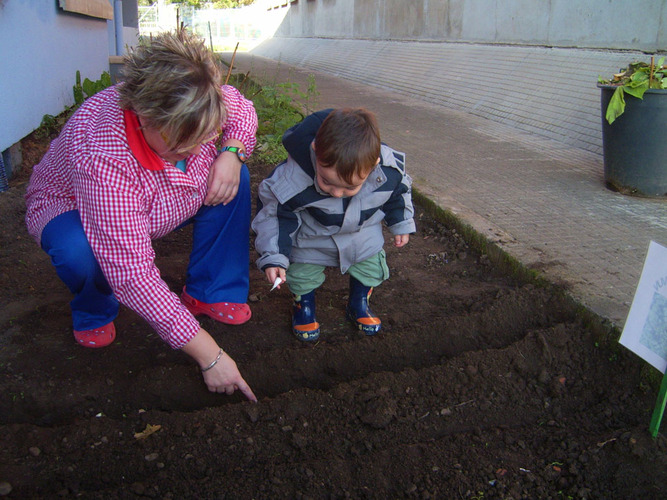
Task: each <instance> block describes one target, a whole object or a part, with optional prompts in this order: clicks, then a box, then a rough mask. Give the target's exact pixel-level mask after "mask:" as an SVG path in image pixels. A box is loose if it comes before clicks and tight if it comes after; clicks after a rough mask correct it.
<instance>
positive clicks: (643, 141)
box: [598, 57, 667, 197]
mask: <svg viewBox="0 0 667 500" xmlns="http://www.w3.org/2000/svg"><path fill="white" fill-rule="evenodd" d="M598 87H599V88H600V89H601V92H602V94H601V101H600V102H601V110H602V149H603V155H604V171H605V183H606V184H607V186H608V187H609V188H610V189H613V190H615V191H619V192H621V193H623V194H633V195H640V196H651V197H667V167H666V165H667V65H665V58H664V57H663V58H660V59H659V60H658V61H657V63H656V62H655V60H654V58H653V57H651V61H650V62H649V63H646V62H641V61H640V62H633V63H631V64H629V65H628V66H627V67H626V68H625V69H622V70H621V71H620V72H619V73H616V74H615V75H613V77H612V78H610V79H608V80H606V79H603V78H600V79H599V80H598Z"/></svg>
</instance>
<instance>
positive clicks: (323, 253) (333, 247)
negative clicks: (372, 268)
mask: <svg viewBox="0 0 667 500" xmlns="http://www.w3.org/2000/svg"><path fill="white" fill-rule="evenodd" d="M404 158H405V157H404V155H403V153H399V152H397V151H394V150H393V149H391V148H390V147H388V146H386V145H382V148H381V160H380V163H379V164H378V165H377V166H376V167H375V169H374V170H373V171H372V172H371V174H370V175H369V176H368V178H367V179H366V182H364V185H363V186H362V187H361V190H360V191H359V192H358V193H357V194H356V195H355V196H353V197H351V198H334V197H332V196H329V195H327V194H325V193H323V192H322V191H320V190H319V189H318V188H317V186H316V185H315V182H314V178H313V173H314V170H312V171H311V172H310V173H309V172H308V171H307V170H306V169H304V168H302V167H301V166H300V165H299V164H298V163H297V162H296V161H295V160H294V159H293V158H292V157H291V156H290V157H289V158H288V159H287V161H286V162H284V163H282V164H280V165H278V166H277V167H276V168H275V170H274V171H273V173H272V174H271V175H270V176H269V177H268V178H266V179H265V180H264V181H262V182H261V183H260V185H259V192H258V198H259V201H258V211H257V215H256V217H255V219H254V220H253V222H252V229H253V230H254V231H255V233H256V234H257V237H256V239H255V249H256V250H257V252H258V253H259V254H260V258H259V259H258V260H257V267H259V268H260V269H262V270H263V269H265V268H267V267H283V268H285V269H287V268H288V267H289V263H290V262H303V263H310V264H320V265H323V266H333V267H340V270H341V272H343V273H344V272H346V271H347V270H348V269H349V267H350V266H351V265H352V264H355V263H357V262H361V261H363V260H366V259H368V258H369V257H372V256H373V255H375V254H376V253H378V252H380V250H382V247H383V245H384V236H383V234H382V221H383V220H384V221H385V222H386V223H387V225H388V227H389V230H390V231H391V232H392V234H410V233H414V232H415V230H416V229H415V222H414V219H413V214H414V208H413V206H412V199H411V187H412V179H411V178H410V176H408V175H407V174H406V173H405V167H404ZM311 160H312V162H313V164H314V158H311Z"/></svg>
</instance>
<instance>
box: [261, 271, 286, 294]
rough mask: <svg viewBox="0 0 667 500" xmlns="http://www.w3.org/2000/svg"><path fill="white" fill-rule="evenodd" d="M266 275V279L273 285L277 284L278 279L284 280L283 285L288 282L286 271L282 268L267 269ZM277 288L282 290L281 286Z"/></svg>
mask: <svg viewBox="0 0 667 500" xmlns="http://www.w3.org/2000/svg"><path fill="white" fill-rule="evenodd" d="M264 274H266V278H267V279H268V280H269V283H271V284H272V285H273V283H275V281H276V278H280V279H281V280H282V281H281V283H285V281H286V279H285V270H284V269H283V268H282V267H267V268H266V269H265V270H264ZM277 288H278V289H280V285H278V287H277Z"/></svg>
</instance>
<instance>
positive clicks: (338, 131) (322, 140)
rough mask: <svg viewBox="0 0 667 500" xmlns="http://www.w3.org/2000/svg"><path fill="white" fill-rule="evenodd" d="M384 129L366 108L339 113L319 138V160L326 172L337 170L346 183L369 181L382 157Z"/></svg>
mask: <svg viewBox="0 0 667 500" xmlns="http://www.w3.org/2000/svg"><path fill="white" fill-rule="evenodd" d="M380 144H381V143H380V129H379V128H378V124H377V120H376V119H375V115H374V114H373V113H371V112H370V111H368V110H366V109H364V108H343V109H335V110H333V111H332V112H331V113H329V116H327V117H326V118H325V119H324V121H323V122H322V125H320V128H319V130H318V131H317V134H316V135H315V156H316V157H317V161H318V163H319V164H320V165H321V166H322V167H324V168H331V167H335V168H336V173H337V174H338V176H339V177H340V178H341V179H343V180H344V181H345V182H348V183H352V180H353V178H354V175H355V174H357V176H359V177H361V178H366V177H367V176H368V174H369V173H370V172H371V170H373V167H374V166H375V165H376V163H377V160H378V158H379V157H380Z"/></svg>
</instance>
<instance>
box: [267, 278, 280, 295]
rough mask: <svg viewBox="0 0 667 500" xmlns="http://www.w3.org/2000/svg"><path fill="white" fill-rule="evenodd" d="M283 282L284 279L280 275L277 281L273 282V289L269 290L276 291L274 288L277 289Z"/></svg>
mask: <svg viewBox="0 0 667 500" xmlns="http://www.w3.org/2000/svg"><path fill="white" fill-rule="evenodd" d="M282 282H283V280H282V279H281V278H280V276H278V277H277V278H276V281H274V282H273V286H272V287H271V290H269V292H272V291H274V290H275V289H276V287H277V286H278V285H280V284H281V283H282Z"/></svg>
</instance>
